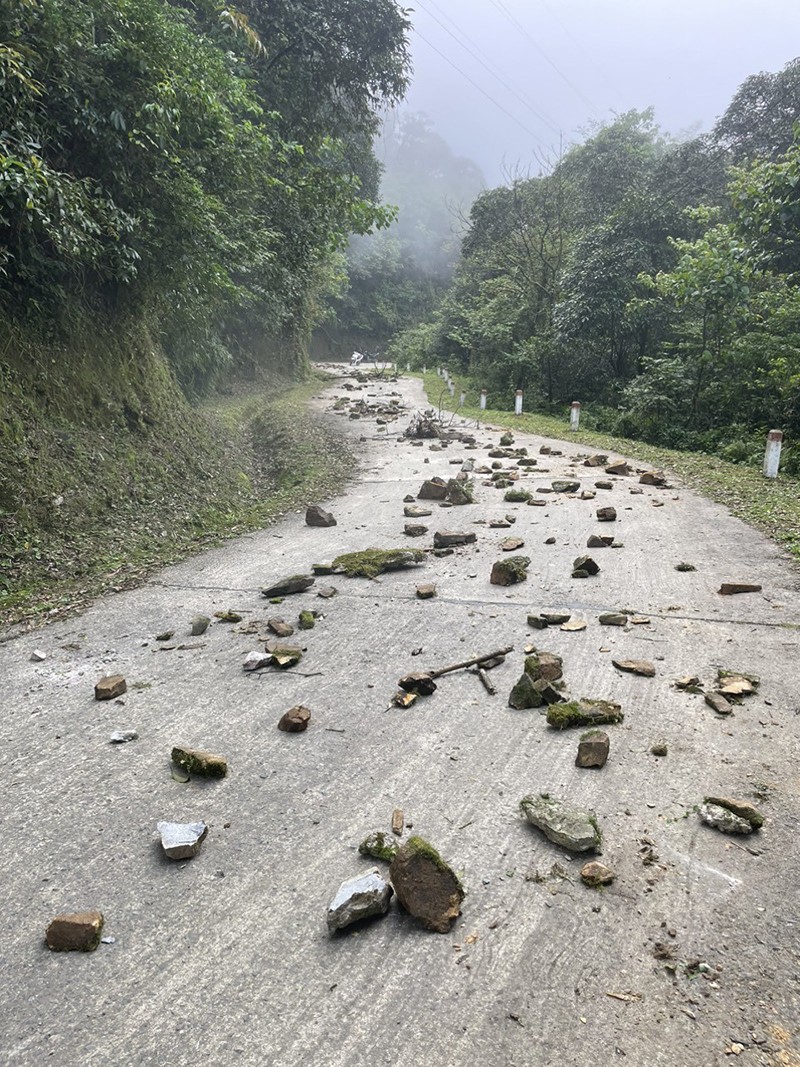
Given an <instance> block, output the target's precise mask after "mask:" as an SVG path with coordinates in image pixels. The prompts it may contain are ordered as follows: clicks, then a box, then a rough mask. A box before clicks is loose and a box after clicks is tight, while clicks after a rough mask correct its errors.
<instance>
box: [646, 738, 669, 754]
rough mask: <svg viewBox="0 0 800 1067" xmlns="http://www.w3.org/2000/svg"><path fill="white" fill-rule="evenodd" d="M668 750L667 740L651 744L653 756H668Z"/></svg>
mask: <svg viewBox="0 0 800 1067" xmlns="http://www.w3.org/2000/svg"><path fill="white" fill-rule="evenodd" d="M667 752H668V749H667V742H666V741H656V742H654V743H653V744H652V745H651V746H650V755H651V756H666V754H667Z"/></svg>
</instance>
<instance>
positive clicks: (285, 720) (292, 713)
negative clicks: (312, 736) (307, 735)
mask: <svg viewBox="0 0 800 1067" xmlns="http://www.w3.org/2000/svg"><path fill="white" fill-rule="evenodd" d="M310 721H311V712H310V711H309V710H308V708H304V707H303V705H302V704H297V705H296V706H295V707H293V708H289V710H288V711H285V712H284V713H283V715H281V717H280V719H279V720H278V729H279V730H283V731H284V732H285V733H287V734H301V733H302V732H303V731H304V730H305V729H307V728H308V724H309V722H310Z"/></svg>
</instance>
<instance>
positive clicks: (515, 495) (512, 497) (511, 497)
mask: <svg viewBox="0 0 800 1067" xmlns="http://www.w3.org/2000/svg"><path fill="white" fill-rule="evenodd" d="M530 499H531V494H530V493H529V492H528V490H527V489H507V490H506V491H505V493H504V494H503V500H507V501H508V503H509V504H527V503H528V501H529V500H530Z"/></svg>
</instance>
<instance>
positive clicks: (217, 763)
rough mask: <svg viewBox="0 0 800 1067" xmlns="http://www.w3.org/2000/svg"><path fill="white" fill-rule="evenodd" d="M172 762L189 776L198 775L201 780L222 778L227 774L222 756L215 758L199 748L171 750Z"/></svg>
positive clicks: (225, 763)
mask: <svg viewBox="0 0 800 1067" xmlns="http://www.w3.org/2000/svg"><path fill="white" fill-rule="evenodd" d="M172 762H173V763H177V765H178V766H179V767H182V768H183V769H184V770H185V771H188V772H189V774H199V775H201V776H202V777H203V778H224V777H225V775H226V774H227V773H228V761H227V760H226V759H225V757H224V756H215V755H214V753H213V752H205V751H204V750H203V749H199V748H181V747H180V746H175V748H173V750H172Z"/></svg>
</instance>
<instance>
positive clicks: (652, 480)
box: [639, 471, 667, 485]
mask: <svg viewBox="0 0 800 1067" xmlns="http://www.w3.org/2000/svg"><path fill="white" fill-rule="evenodd" d="M639 481H640V482H641V484H642V485H666V484H667V479H666V476H665V475H664V472H663V471H645V472H644V474H643V475H642V476H641V478H640V479H639Z"/></svg>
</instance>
